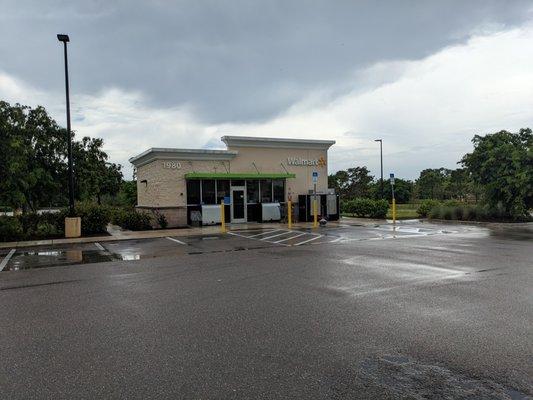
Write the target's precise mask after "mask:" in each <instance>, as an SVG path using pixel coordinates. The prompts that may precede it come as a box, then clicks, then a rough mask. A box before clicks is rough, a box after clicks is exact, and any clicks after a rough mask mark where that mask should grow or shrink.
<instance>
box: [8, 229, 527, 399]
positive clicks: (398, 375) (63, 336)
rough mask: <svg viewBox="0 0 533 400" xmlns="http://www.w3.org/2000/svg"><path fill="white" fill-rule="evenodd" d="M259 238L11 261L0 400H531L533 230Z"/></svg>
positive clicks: (138, 245) (92, 248)
mask: <svg viewBox="0 0 533 400" xmlns="http://www.w3.org/2000/svg"><path fill="white" fill-rule="evenodd" d="M267 231H268V229H267V230H256V231H254V230H242V231H239V230H234V231H233V233H234V234H233V235H229V234H228V235H213V236H204V237H202V238H200V237H179V238H172V237H170V238H158V239H150V240H140V241H121V242H107V243H101V244H99V245H100V246H101V248H100V247H99V246H97V245H96V244H84V245H83V246H82V248H79V246H78V247H76V246H65V247H64V248H61V249H59V248H54V249H42V248H33V249H17V251H16V252H14V253H12V254H11V256H10V259H9V261H8V262H7V263H6V265H5V267H6V268H4V271H3V272H1V273H0V304H1V305H2V306H1V307H0V320H1V321H2V335H0V348H2V357H1V359H0V397H2V398H10V399H18V398H20V399H32V398H65V399H67V398H68V399H73V398H143V399H144V398H184V399H188V398H217V399H218V398H265V399H267V398H268V399H271V398H295V399H296V398H352V399H353V398H355V399H359V398H360V399H372V398H379V399H381V398H391V399H392V398H487V399H521V398H528V396H532V395H533V385H532V383H531V376H532V372H533V348H532V343H533V335H532V333H531V332H532V330H531V326H532V322H533V312H532V305H533V297H532V291H531V284H532V276H533V271H532V267H533V256H532V254H533V234H532V233H531V230H528V229H525V230H521V229H518V228H517V229H516V230H515V229H502V230H497V229H496V230H495V229H487V228H484V227H476V226H469V225H454V224H442V225H436V224H419V223H413V224H409V223H407V224H403V225H401V226H399V227H396V229H393V227H391V226H390V225H388V224H377V225H375V226H370V227H369V226H365V227H358V226H350V225H346V226H338V227H335V228H328V229H324V230H320V231H317V232H315V231H306V230H294V232H288V233H287V232H285V230H278V231H277V232H267ZM297 235H300V236H297ZM317 235H320V237H318V238H317V239H313V238H314V237H316V236H317ZM284 239H288V240H284ZM310 239H312V240H310ZM176 240H177V241H176ZM280 240H284V241H283V242H279V241H280ZM304 241H307V242H306V243H302V242H304ZM180 242H181V243H180ZM276 242H279V243H276ZM299 243H301V244H299ZM85 246H86V247H85ZM2 251H3V252H2V253H0V260H5V258H6V257H7V256H8V255H9V253H10V252H11V250H10V249H5V250H2ZM19 251H20V252H21V253H20V254H19V253H18V252H19ZM46 251H48V252H55V253H53V254H52V255H49V256H47V255H46V254H38V253H39V252H46ZM69 251H70V252H71V253H70V254H68V255H67V252H69ZM32 252H33V253H36V254H33V253H32ZM80 252H81V253H80ZM32 257H33V258H32ZM47 257H48V258H47ZM80 257H81V259H80ZM84 257H86V260H84ZM87 257H88V258H87ZM91 257H93V258H91ZM99 257H104V259H100V258H99ZM24 262H26V263H27V264H26V265H28V266H29V267H28V268H29V269H26V268H24ZM17 263H18V264H17ZM47 263H48V264H47ZM17 265H18V267H16V266H17ZM30 265H38V266H40V268H35V266H33V267H32V266H30ZM46 266H49V268H46ZM52 266H53V267H52ZM17 269H18V270H17Z"/></svg>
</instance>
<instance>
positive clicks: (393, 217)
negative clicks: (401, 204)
mask: <svg viewBox="0 0 533 400" xmlns="http://www.w3.org/2000/svg"><path fill="white" fill-rule="evenodd" d="M392 223H393V224H395V225H396V199H394V198H393V199H392Z"/></svg>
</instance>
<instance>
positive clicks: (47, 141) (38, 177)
mask: <svg viewBox="0 0 533 400" xmlns="http://www.w3.org/2000/svg"><path fill="white" fill-rule="evenodd" d="M65 143H66V131H65V130H64V129H62V128H60V127H59V126H58V125H57V123H56V122H55V121H54V120H53V119H52V118H50V116H49V115H48V114H47V113H46V110H45V109H44V108H43V107H37V108H35V109H32V108H30V107H26V106H22V105H20V104H15V105H13V106H11V105H10V104H9V103H7V102H5V101H0V146H1V147H0V153H1V154H2V156H1V157H0V160H1V161H0V203H3V204H5V205H9V206H11V207H13V208H22V209H23V210H31V211H35V210H36V209H37V207H39V206H49V205H57V204H61V203H64V201H65V196H64V194H63V190H61V188H62V187H65V184H66V179H65V177H66V175H65V173H66V166H65V161H64V154H65V151H66V144H65Z"/></svg>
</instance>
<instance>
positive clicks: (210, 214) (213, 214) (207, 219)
mask: <svg viewBox="0 0 533 400" xmlns="http://www.w3.org/2000/svg"><path fill="white" fill-rule="evenodd" d="M221 222H222V221H221V220H220V206H219V205H202V225H216V224H220V223H221Z"/></svg>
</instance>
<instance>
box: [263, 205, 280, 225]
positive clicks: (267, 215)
mask: <svg viewBox="0 0 533 400" xmlns="http://www.w3.org/2000/svg"><path fill="white" fill-rule="evenodd" d="M261 220H262V221H263V222H266V221H279V220H281V211H280V204H279V203H263V204H261Z"/></svg>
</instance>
